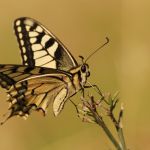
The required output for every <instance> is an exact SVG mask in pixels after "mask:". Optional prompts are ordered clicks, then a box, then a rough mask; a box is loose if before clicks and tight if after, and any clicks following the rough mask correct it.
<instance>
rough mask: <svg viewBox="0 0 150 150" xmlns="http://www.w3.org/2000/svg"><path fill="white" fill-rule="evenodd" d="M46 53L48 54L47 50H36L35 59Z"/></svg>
mask: <svg viewBox="0 0 150 150" xmlns="http://www.w3.org/2000/svg"><path fill="white" fill-rule="evenodd" d="M46 54H47V53H46V51H36V52H34V59H37V58H39V57H42V56H44V55H46Z"/></svg>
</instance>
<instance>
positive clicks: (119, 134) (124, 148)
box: [117, 127, 127, 150]
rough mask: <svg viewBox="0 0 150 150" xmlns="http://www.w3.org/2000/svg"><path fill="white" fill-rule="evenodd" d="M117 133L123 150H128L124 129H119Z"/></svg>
mask: <svg viewBox="0 0 150 150" xmlns="http://www.w3.org/2000/svg"><path fill="white" fill-rule="evenodd" d="M117 132H118V136H119V139H120V142H121V145H122V149H123V150H127V147H126V143H125V139H124V135H123V130H122V127H119V129H118V131H117Z"/></svg>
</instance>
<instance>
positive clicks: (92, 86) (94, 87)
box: [84, 83, 103, 97]
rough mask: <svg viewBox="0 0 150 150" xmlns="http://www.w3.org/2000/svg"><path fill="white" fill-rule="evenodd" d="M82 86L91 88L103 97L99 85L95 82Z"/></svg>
mask: <svg viewBox="0 0 150 150" xmlns="http://www.w3.org/2000/svg"><path fill="white" fill-rule="evenodd" d="M84 88H93V89H94V90H95V91H96V92H97V93H98V94H100V96H102V97H103V94H102V92H101V90H100V89H99V87H98V86H97V85H96V84H91V83H90V85H85V86H84Z"/></svg>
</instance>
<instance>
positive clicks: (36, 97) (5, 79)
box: [0, 65, 75, 122]
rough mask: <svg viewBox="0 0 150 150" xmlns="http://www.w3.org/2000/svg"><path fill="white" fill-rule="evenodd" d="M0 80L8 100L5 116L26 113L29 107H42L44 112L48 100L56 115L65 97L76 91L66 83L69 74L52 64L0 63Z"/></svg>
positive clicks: (39, 108) (68, 82) (69, 81)
mask: <svg viewBox="0 0 150 150" xmlns="http://www.w3.org/2000/svg"><path fill="white" fill-rule="evenodd" d="M0 81H1V82H0V85H1V86H2V87H3V88H6V89H7V90H8V92H7V93H8V101H9V102H10V108H9V109H10V113H9V114H8V116H7V117H6V120H7V119H9V118H11V117H12V116H15V115H19V116H27V115H29V114H30V112H31V111H32V110H42V112H43V113H44V114H45V112H46V109H47V107H48V105H49V103H50V102H51V101H53V112H54V115H55V116H57V115H58V114H59V113H60V112H61V110H62V109H63V106H64V104H65V102H66V100H67V99H68V98H69V97H70V96H71V95H73V94H74V93H75V90H70V87H68V85H69V84H70V83H71V79H70V76H69V74H67V73H66V74H65V72H61V71H57V70H56V69H51V68H50V69H49V68H40V67H35V68H31V67H28V66H20V65H0ZM6 120H5V121H6ZM5 121H4V122H5Z"/></svg>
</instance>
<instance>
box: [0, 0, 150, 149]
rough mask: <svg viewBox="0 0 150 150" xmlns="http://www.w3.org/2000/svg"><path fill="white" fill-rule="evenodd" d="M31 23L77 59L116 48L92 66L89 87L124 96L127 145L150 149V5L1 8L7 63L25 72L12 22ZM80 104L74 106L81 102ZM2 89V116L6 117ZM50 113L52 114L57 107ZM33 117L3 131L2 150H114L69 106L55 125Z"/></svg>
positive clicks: (46, 1)
mask: <svg viewBox="0 0 150 150" xmlns="http://www.w3.org/2000/svg"><path fill="white" fill-rule="evenodd" d="M21 16H28V17H32V18H35V19H37V20H39V21H40V22H42V24H44V25H45V26H46V27H47V28H48V29H50V30H51V31H53V33H55V35H57V37H59V39H60V40H61V41H62V42H63V43H64V44H65V45H66V46H67V47H68V48H69V50H70V51H71V53H72V54H73V55H74V56H75V57H76V59H77V60H78V61H80V59H79V58H78V55H83V56H85V57H87V56H88V55H89V54H90V53H91V52H92V50H93V49H96V48H97V47H98V46H99V45H101V44H102V43H103V42H104V40H105V37H106V36H108V37H109V38H110V43H109V45H107V46H106V47H105V48H103V50H102V51H101V52H99V53H97V54H96V55H95V56H93V57H92V58H91V60H89V65H90V70H91V77H90V79H89V81H90V82H92V83H96V84H98V85H99V86H100V87H101V89H103V91H108V92H111V93H114V92H115V91H120V95H119V97H120V100H121V102H123V103H124V107H125V114H124V120H123V125H124V126H123V127H124V134H125V137H126V142H127V145H128V147H129V149H131V150H149V149H150V142H149V139H150V2H149V1H146V0H143V1H136V0H132V1H126V0H122V1H120V0H116V1H106V0H89V1H87V0H61V1H58V0H56V1H54V0H53V1H52V0H43V1H40V0H32V1H31V0H26V1H25V0H22V1H20V0H14V1H8V0H3V1H2V0H0V63H1V64H10V63H11V64H20V63H21V60H20V52H19V48H18V44H17V42H16V38H15V36H14V34H13V21H14V19H16V18H17V17H21ZM77 99H79V96H75V97H74V98H73V100H74V101H76V100H77ZM7 107H8V104H7V103H6V94H5V91H4V90H3V89H0V114H1V116H2V114H4V113H5V112H6V111H7ZM50 108H51V107H50ZM50 108H49V113H48V115H47V116H46V117H42V115H41V114H39V113H33V114H32V115H31V116H30V117H29V118H28V119H27V120H26V121H24V120H23V119H21V118H13V119H11V120H9V121H8V122H7V123H6V124H5V125H3V126H0V149H1V150H49V149H51V150H60V149H61V150H77V149H79V150H85V149H86V150H91V149H92V150H99V149H101V150H108V149H114V147H113V146H112V144H111V143H110V141H108V139H107V137H106V136H105V134H104V133H103V131H102V130H101V129H100V128H99V127H97V126H96V125H93V124H87V123H82V122H81V120H80V119H79V118H77V115H76V112H75V109H74V107H73V106H72V104H70V102H68V103H67V104H66V106H65V109H64V111H63V112H62V113H61V115H60V116H59V117H57V118H55V117H54V116H53V114H52V110H51V109H50Z"/></svg>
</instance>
